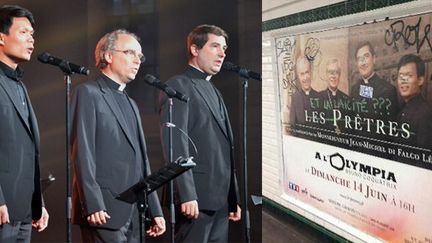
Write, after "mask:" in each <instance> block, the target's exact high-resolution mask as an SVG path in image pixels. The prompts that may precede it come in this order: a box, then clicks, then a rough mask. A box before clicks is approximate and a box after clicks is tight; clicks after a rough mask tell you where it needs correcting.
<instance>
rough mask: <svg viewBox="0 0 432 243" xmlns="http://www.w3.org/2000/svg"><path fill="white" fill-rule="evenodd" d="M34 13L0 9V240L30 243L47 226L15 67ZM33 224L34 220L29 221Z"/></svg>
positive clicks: (29, 39) (27, 108)
mask: <svg viewBox="0 0 432 243" xmlns="http://www.w3.org/2000/svg"><path fill="white" fill-rule="evenodd" d="M33 27H34V20H33V15H32V14H31V13H30V11H28V10H27V9H24V8H22V7H19V6H12V5H8V6H3V7H1V8H0V242H30V238H31V228H32V226H33V227H34V228H36V229H37V230H38V231H42V230H44V229H45V228H46V227H47V225H48V213H47V211H46V209H45V207H44V205H43V200H42V193H41V187H40V171H39V130H38V125H37V121H36V116H35V114H34V111H33V107H32V105H31V103H30V98H29V96H28V94H27V90H26V88H25V86H24V84H23V83H22V81H21V80H22V76H23V71H22V70H21V69H20V67H19V66H18V64H19V63H22V62H26V61H29V60H30V57H31V54H32V52H33V48H34V47H33V45H34V39H33V32H34V30H33ZM32 220H33V221H32Z"/></svg>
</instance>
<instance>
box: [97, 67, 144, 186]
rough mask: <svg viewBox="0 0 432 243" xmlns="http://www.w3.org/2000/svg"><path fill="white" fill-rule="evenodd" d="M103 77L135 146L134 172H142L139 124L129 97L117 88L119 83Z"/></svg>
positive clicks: (142, 159)
mask: <svg viewBox="0 0 432 243" xmlns="http://www.w3.org/2000/svg"><path fill="white" fill-rule="evenodd" d="M103 78H104V80H105V82H106V83H107V85H108V87H110V88H111V90H112V91H113V92H112V93H113V96H114V99H115V100H116V102H117V104H118V105H119V107H120V110H121V112H122V115H123V117H124V119H125V121H126V126H127V129H128V130H129V134H131V136H132V137H131V139H132V143H134V145H135V148H137V151H136V163H137V168H136V170H135V171H136V172H140V171H142V172H144V171H143V170H142V169H143V168H142V163H143V161H144V157H143V151H141V146H140V145H141V144H140V143H141V142H140V139H139V137H140V135H139V127H138V126H139V124H138V119H137V117H136V115H135V112H134V110H133V107H132V104H131V102H130V101H129V97H128V95H127V93H126V91H125V90H119V88H120V84H118V83H116V82H114V81H113V80H112V79H110V78H109V77H107V76H105V75H103ZM139 178H141V179H142V178H143V173H140V175H139Z"/></svg>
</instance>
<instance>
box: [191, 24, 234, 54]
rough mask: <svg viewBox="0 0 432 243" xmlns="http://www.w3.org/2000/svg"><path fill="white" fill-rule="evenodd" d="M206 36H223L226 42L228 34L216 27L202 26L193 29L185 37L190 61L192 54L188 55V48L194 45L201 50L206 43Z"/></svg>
mask: <svg viewBox="0 0 432 243" xmlns="http://www.w3.org/2000/svg"><path fill="white" fill-rule="evenodd" d="M208 34H214V35H216V36H223V37H224V38H225V40H226V41H228V34H227V33H226V32H225V30H223V29H222V28H220V27H218V26H216V25H208V24H203V25H199V26H197V27H196V28H195V29H193V30H192V31H191V32H190V33H189V35H188V37H187V41H186V42H187V49H188V57H189V59H191V57H192V54H191V53H190V49H189V48H190V47H191V46H192V45H196V46H197V47H198V49H201V48H202V47H203V46H204V45H205V44H206V43H207V41H208Z"/></svg>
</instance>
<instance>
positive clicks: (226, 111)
mask: <svg viewBox="0 0 432 243" xmlns="http://www.w3.org/2000/svg"><path fill="white" fill-rule="evenodd" d="M215 91H216V95H217V96H218V98H219V100H223V99H222V94H221V93H220V92H219V90H217V89H215ZM221 103H222V109H223V112H224V115H225V123H226V126H225V127H226V129H228V131H227V132H228V135H229V136H228V137H229V139H230V141H231V144H234V136H233V133H232V129H231V122H230V120H229V117H228V110H227V108H226V106H225V102H221Z"/></svg>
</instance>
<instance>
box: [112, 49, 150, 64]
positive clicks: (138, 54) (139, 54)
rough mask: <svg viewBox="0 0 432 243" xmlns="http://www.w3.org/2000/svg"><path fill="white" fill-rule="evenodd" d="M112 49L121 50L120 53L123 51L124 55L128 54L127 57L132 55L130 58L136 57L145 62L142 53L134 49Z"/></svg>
mask: <svg viewBox="0 0 432 243" xmlns="http://www.w3.org/2000/svg"><path fill="white" fill-rule="evenodd" d="M113 51H117V52H122V53H124V54H125V55H126V56H128V57H132V58H135V57H138V58H139V59H140V61H141V62H145V60H146V58H145V56H144V54H142V53H138V52H137V51H135V50H131V49H128V50H113Z"/></svg>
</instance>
